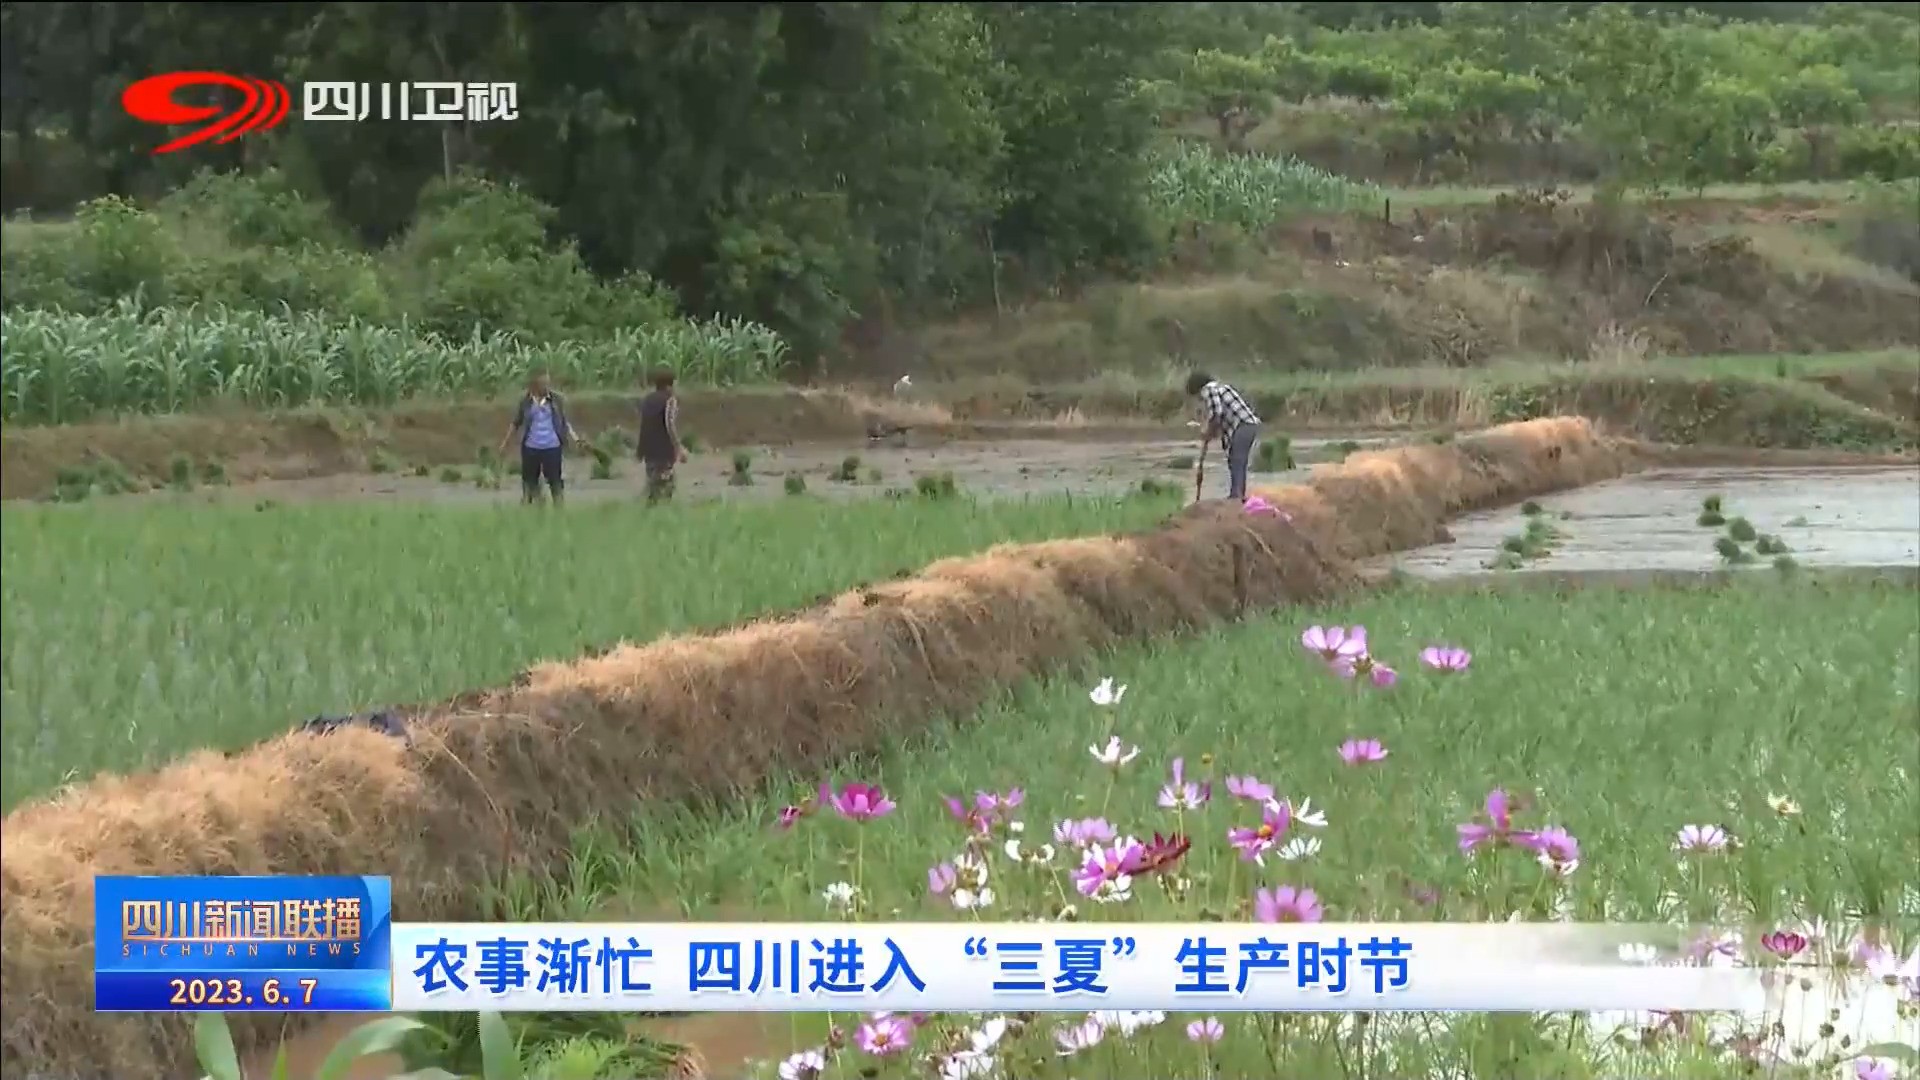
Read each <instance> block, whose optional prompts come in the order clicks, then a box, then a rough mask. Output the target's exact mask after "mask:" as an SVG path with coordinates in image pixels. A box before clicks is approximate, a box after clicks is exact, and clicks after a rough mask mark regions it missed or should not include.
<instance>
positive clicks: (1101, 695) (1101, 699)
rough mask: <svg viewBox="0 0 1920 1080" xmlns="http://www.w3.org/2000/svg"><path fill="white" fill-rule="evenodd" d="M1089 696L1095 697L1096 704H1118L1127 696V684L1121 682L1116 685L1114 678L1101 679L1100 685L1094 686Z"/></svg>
mask: <svg viewBox="0 0 1920 1080" xmlns="http://www.w3.org/2000/svg"><path fill="white" fill-rule="evenodd" d="M1087 696H1088V697H1090V698H1092V699H1093V703H1094V704H1095V705H1118V704H1120V699H1121V698H1123V697H1126V696H1127V685H1126V684H1125V683H1121V684H1120V685H1119V686H1115V685H1113V680H1112V679H1101V680H1100V685H1098V686H1096V687H1094V688H1093V690H1092V691H1091V692H1090V693H1088V694H1087Z"/></svg>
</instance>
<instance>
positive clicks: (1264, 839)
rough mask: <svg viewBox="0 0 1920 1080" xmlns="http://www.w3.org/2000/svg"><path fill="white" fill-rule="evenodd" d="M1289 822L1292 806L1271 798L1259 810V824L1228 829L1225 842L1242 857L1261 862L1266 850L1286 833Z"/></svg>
mask: <svg viewBox="0 0 1920 1080" xmlns="http://www.w3.org/2000/svg"><path fill="white" fill-rule="evenodd" d="M1291 824H1293V808H1292V807H1290V806H1288V805H1287V804H1286V803H1284V802H1281V801H1279V800H1271V801H1269V802H1268V803H1267V804H1266V806H1265V807H1263V808H1262V809H1261V811H1260V824H1258V825H1255V826H1252V827H1251V828H1246V827H1236V828H1231V829H1228V830H1227V843H1229V844H1232V845H1233V846H1234V847H1235V848H1236V849H1238V850H1239V852H1240V857H1241V858H1242V859H1246V860H1249V861H1251V862H1262V861H1263V860H1264V857H1265V856H1266V854H1267V852H1268V851H1270V850H1272V849H1273V846H1274V845H1275V844H1278V843H1279V842H1280V841H1281V840H1282V839H1283V838H1284V837H1285V836H1286V835H1287V826H1289V825H1291Z"/></svg>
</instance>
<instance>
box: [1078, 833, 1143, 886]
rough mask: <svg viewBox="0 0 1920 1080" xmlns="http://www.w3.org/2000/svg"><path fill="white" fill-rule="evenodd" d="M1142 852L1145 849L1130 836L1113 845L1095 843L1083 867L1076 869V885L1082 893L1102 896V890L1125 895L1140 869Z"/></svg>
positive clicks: (1081, 865) (1088, 852)
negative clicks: (1106, 845)
mask: <svg viewBox="0 0 1920 1080" xmlns="http://www.w3.org/2000/svg"><path fill="white" fill-rule="evenodd" d="M1143 854H1145V849H1143V848H1142V847H1141V846H1140V844H1139V843H1138V842H1136V841H1134V840H1130V839H1129V840H1119V841H1116V842H1114V844H1113V845H1112V846H1110V847H1101V846H1100V845H1098V844H1095V845H1094V846H1092V847H1090V848H1088V849H1087V855H1086V860H1085V861H1084V862H1082V863H1081V864H1080V869H1078V870H1076V871H1074V875H1073V878H1074V881H1073V884H1074V888H1076V889H1079V890H1080V895H1082V896H1097V895H1103V890H1104V892H1105V893H1118V894H1122V895H1124V894H1125V893H1126V892H1127V890H1128V888H1129V887H1130V886H1131V885H1132V880H1133V875H1134V873H1135V871H1137V870H1139V868H1140V858H1141V856H1142V855H1143Z"/></svg>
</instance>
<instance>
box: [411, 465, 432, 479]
mask: <svg viewBox="0 0 1920 1080" xmlns="http://www.w3.org/2000/svg"><path fill="white" fill-rule="evenodd" d="M413 475H415V476H420V477H426V476H432V475H433V467H432V466H431V465H426V464H421V465H415V466H414V467H413Z"/></svg>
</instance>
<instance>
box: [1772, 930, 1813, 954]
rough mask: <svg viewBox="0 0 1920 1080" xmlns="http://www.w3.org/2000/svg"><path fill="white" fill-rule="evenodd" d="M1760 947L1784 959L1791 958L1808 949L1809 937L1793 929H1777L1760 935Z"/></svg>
mask: <svg viewBox="0 0 1920 1080" xmlns="http://www.w3.org/2000/svg"><path fill="white" fill-rule="evenodd" d="M1760 947H1761V948H1763V949H1766V950H1767V951H1768V952H1770V953H1772V954H1773V955H1775V956H1777V957H1779V958H1780V959H1782V960H1791V959H1793V958H1794V957H1796V956H1799V955H1800V954H1801V953H1802V952H1804V951H1806V948H1807V938H1806V935H1805V934H1796V933H1794V932H1793V931H1791V930H1775V931H1773V932H1772V933H1770V934H1761V935H1760Z"/></svg>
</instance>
